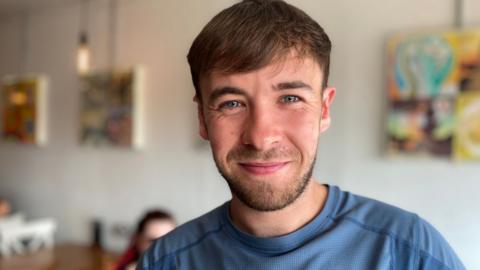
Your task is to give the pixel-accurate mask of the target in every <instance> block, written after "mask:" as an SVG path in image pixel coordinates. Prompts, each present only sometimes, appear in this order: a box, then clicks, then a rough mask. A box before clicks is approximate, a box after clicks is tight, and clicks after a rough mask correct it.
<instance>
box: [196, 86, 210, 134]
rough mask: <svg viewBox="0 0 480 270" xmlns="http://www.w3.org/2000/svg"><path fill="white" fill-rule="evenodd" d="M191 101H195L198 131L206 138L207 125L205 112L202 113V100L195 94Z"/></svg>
mask: <svg viewBox="0 0 480 270" xmlns="http://www.w3.org/2000/svg"><path fill="white" fill-rule="evenodd" d="M193 101H194V102H196V103H197V117H198V133H199V134H200V137H202V139H204V140H208V132H207V126H206V124H205V114H204V113H203V104H202V101H201V100H200V99H199V98H198V97H197V96H196V95H195V96H194V97H193Z"/></svg>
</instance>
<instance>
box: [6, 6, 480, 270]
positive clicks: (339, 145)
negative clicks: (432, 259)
mask: <svg viewBox="0 0 480 270" xmlns="http://www.w3.org/2000/svg"><path fill="white" fill-rule="evenodd" d="M93 2H94V4H93V5H92V12H91V22H90V26H91V27H90V29H91V33H90V35H91V42H92V46H93V54H94V56H95V58H94V60H93V61H94V66H95V67H96V68H104V67H106V66H107V56H106V55H107V52H108V46H107V42H108V16H107V14H108V9H107V7H108V5H107V2H106V1H105V0H97V1H93ZM234 2H235V1H227V0H218V1H197V0H184V1H177V0H162V1H160V0H135V1H132V0H119V7H118V8H119V13H118V19H119V24H118V36H117V39H118V40H117V41H118V47H117V52H116V54H117V62H118V63H119V65H120V66H130V65H133V64H142V65H143V66H144V67H145V68H146V70H147V85H146V89H145V97H146V98H145V104H144V108H143V109H144V113H145V119H144V120H145V134H146V136H145V141H146V147H145V148H144V149H143V150H139V151H124V150H113V149H92V148H85V147H81V146H79V145H78V140H77V138H78V136H77V135H78V134H77V130H78V124H77V119H78V109H79V104H78V100H79V91H78V81H77V79H76V77H75V63H74V57H75V55H74V53H75V48H76V42H77V34H78V28H79V10H80V5H78V4H75V3H71V2H69V3H68V4H65V5H59V6H57V7H49V8H45V9H38V10H36V11H35V12H32V13H31V14H30V16H29V20H28V33H27V37H28V45H29V48H28V49H29V50H28V60H27V63H26V66H27V69H28V70H27V71H29V72H41V73H45V74H47V75H48V76H49V79H50V92H49V96H48V101H49V114H48V117H49V125H48V131H49V134H48V135H49V143H48V144H47V145H46V146H45V147H41V148H39V147H25V146H18V145H11V144H5V143H2V144H0V196H6V197H9V198H11V199H12V200H13V202H14V204H15V207H16V208H17V209H21V210H22V211H24V212H26V213H27V214H28V215H29V216H31V217H39V216H53V217H55V218H57V219H58V220H59V222H60V231H59V233H58V238H59V241H80V242H86V241H88V239H89V221H90V220H91V219H92V218H94V217H101V218H102V219H103V220H104V221H105V223H106V224H107V226H111V225H112V224H113V223H116V222H125V223H132V222H133V220H135V219H136V218H137V216H138V215H139V214H140V213H141V212H142V211H143V210H144V209H145V208H146V207H150V206H163V207H166V208H168V209H171V210H172V211H173V212H174V213H175V215H176V216H177V218H178V220H179V221H180V222H184V221H186V220H188V219H191V218H193V217H195V216H198V215H200V214H202V213H204V212H206V211H208V210H209V209H211V208H213V207H215V206H216V205H218V204H220V203H222V202H223V201H225V200H227V199H228V197H229V193H228V188H227V187H226V185H225V184H224V183H223V180H222V179H221V177H220V176H218V173H217V172H216V169H215V166H214V164H213V162H212V161H211V157H210V152H209V150H208V147H205V146H202V145H201V143H199V139H197V138H196V134H197V131H196V123H195V111H194V105H193V103H192V101H191V98H192V95H193V87H192V85H191V82H190V75H189V72H188V65H187V63H186V58H185V55H186V53H187V51H188V48H189V45H190V43H191V42H192V40H193V39H194V37H195V35H196V34H197V33H198V32H199V31H200V30H201V28H202V27H203V25H204V24H205V23H206V22H207V21H208V20H209V19H210V18H211V17H212V16H213V15H214V14H216V13H217V12H218V11H220V10H221V9H222V8H224V7H227V6H228V5H230V4H232V3H234ZM291 3H293V4H295V5H297V6H299V7H301V8H303V9H305V10H306V11H307V12H308V13H309V14H310V15H311V16H313V17H314V18H315V19H316V20H317V21H319V23H320V24H321V25H323V26H324V28H325V29H326V30H327V32H328V33H329V35H330V37H331V39H332V40H333V44H334V49H333V56H332V61H333V62H332V72H331V73H332V75H331V84H333V85H335V86H337V88H338V96H337V99H336V101H335V104H334V109H333V126H332V129H331V130H330V131H328V132H327V134H325V136H324V137H322V138H321V143H320V152H319V155H318V161H317V163H318V164H317V170H316V172H315V175H316V177H317V178H319V179H321V181H322V182H327V183H330V184H336V185H340V186H341V187H343V188H344V189H347V190H351V191H354V192H356V193H360V194H363V195H367V196H370V197H374V198H377V199H381V200H383V201H386V202H389V203H392V204H395V205H398V206H401V207H403V208H405V209H407V210H410V211H414V212H417V213H419V214H420V215H421V216H423V217H425V218H426V219H427V220H429V221H430V222H431V223H432V224H434V225H435V226H436V227H437V228H438V229H439V230H440V231H441V232H443V234H444V236H445V237H446V238H447V240H448V241H449V242H450V243H451V245H452V246H453V247H454V249H455V250H456V251H457V253H458V254H459V255H460V257H461V258H462V259H463V261H464V262H465V264H466V265H467V268H469V269H480V260H478V257H477V256H478V254H480V234H479V233H478V231H477V230H476V228H477V227H479V226H480V215H478V213H480V197H479V196H477V194H476V190H478V189H479V188H480V182H478V179H479V178H480V177H479V176H480V164H475V163H469V164H454V163H451V162H449V161H445V160H403V161H398V160H388V159H386V158H384V157H383V156H382V141H383V132H382V128H383V117H384V116H383V112H384V108H385V101H384V99H385V91H384V73H383V67H384V65H383V64H384V63H383V61H384V58H383V55H384V43H385V40H386V38H387V37H388V35H389V34H392V33H395V32H397V31H403V30H411V29H415V28H432V27H433V28H438V27H447V26H449V25H450V24H451V23H452V22H453V1H438V0H421V1H401V0H395V1H383V0H363V1H353V0H336V1H328V0H295V1H291ZM466 4H467V5H466V8H467V12H466V15H467V16H466V21H467V24H469V25H475V23H477V25H478V24H479V23H480V3H479V2H478V1H473V0H470V1H467V3H466ZM20 29H21V18H20V17H19V16H12V17H8V18H0V36H1V37H2V38H1V42H0V76H3V75H5V74H11V73H17V72H18V66H19V65H18V61H19V59H21V56H20V53H21V51H20V49H19V48H20V46H19V42H20V40H21V36H20V35H21V31H20ZM107 240H108V245H109V246H110V247H112V248H121V246H120V245H121V244H124V242H119V241H118V240H116V239H115V238H113V237H111V235H109V236H108V239H107Z"/></svg>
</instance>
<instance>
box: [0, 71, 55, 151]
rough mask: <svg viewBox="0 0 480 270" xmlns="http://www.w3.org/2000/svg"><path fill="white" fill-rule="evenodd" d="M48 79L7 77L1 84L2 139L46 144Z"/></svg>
mask: <svg viewBox="0 0 480 270" xmlns="http://www.w3.org/2000/svg"><path fill="white" fill-rule="evenodd" d="M46 91H47V79H46V77H45V76H41V75H26V76H7V77H5V78H4V79H3V81H2V86H1V95H0V110H1V112H2V124H1V127H2V135H1V136H2V139H3V140H4V141H9V142H16V143H19V144H29V145H43V144H45V143H46V141H47V136H46V108H47V106H46Z"/></svg>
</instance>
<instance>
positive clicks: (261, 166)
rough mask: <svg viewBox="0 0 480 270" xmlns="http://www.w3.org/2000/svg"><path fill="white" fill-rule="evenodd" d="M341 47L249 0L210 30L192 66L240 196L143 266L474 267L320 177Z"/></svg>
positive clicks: (411, 225) (274, 7)
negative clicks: (336, 51)
mask: <svg viewBox="0 0 480 270" xmlns="http://www.w3.org/2000/svg"><path fill="white" fill-rule="evenodd" d="M330 48H331V44H330V41H329V38H328V36H327V35H326V33H325V32H324V31H323V29H322V28H321V27H320V26H319V25H318V24H317V23H316V22H315V21H313V20H312V19H311V18H310V17H309V16H308V15H306V14H305V13H304V12H303V11H301V10H299V9H297V8H295V7H293V6H291V5H289V4H287V3H285V2H283V1H267V0H263V1H262V0H250V1H243V2H241V3H238V4H235V5H233V6H232V7H230V8H227V9H225V10H223V11H222V12H220V13H219V14H218V15H216V16H215V17H214V18H213V19H212V20H211V21H210V22H209V23H208V24H207V25H206V26H205V28H204V29H203V30H202V32H201V33H200V34H199V35H198V36H197V38H196V39H195V41H194V42H193V45H192V47H191V49H190V52H189V54H188V61H189V64H190V67H191V73H192V78H193V84H194V86H195V89H196V96H195V101H196V102H197V104H198V119H199V123H200V135H201V136H202V137H203V138H204V139H206V140H209V141H210V145H211V148H212V152H213V157H214V160H215V163H216V165H217V167H218V170H219V171H220V173H221V174H222V176H223V177H224V178H225V179H226V181H227V184H228V185H229V187H230V190H231V192H232V199H231V201H229V202H227V203H225V204H224V205H222V206H220V207H218V208H217V209H215V210H213V211H211V212H209V213H207V214H206V215H204V216H202V217H200V218H197V219H195V220H193V221H191V222H189V223H187V224H185V225H183V226H180V227H179V228H177V229H176V230H174V231H173V232H171V233H170V234H168V235H166V236H164V237H163V238H161V239H159V240H157V241H156V242H155V243H154V244H153V246H152V247H151V248H150V249H149V251H147V253H146V254H145V255H144V257H143V260H142V262H141V264H140V265H139V269H402V270H403V269H464V267H463V266H462V264H461V262H460V260H459V259H458V258H457V256H456V255H455V253H454V252H453V251H452V249H451V248H450V247H449V246H448V244H447V243H446V241H445V240H443V238H442V237H441V236H440V234H439V233H438V232H437V231H435V229H433V228H432V227H431V226H430V225H429V224H428V223H426V222H425V221H423V220H422V219H420V218H419V217H418V216H416V215H414V214H411V213H408V212H406V211H403V210H400V209H398V208H395V207H393V206H389V205H386V204H383V203H380V202H377V201H374V200H371V199H366V198H363V197H360V196H356V195H352V194H350V193H347V192H344V191H341V190H340V189H339V188H338V187H333V186H327V185H320V184H319V183H317V182H316V181H315V180H313V179H312V170H313V165H314V163H315V156H316V152H317V145H318V139H319V136H320V134H321V133H322V132H324V131H325V130H327V129H328V127H329V126H330V121H331V120H330V111H329V110H330V105H331V104H332V101H333V98H334V96H335V88H333V87H330V86H328V84H327V81H328V71H329V58H330Z"/></svg>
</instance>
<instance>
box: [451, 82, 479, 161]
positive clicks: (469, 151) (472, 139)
mask: <svg viewBox="0 0 480 270" xmlns="http://www.w3.org/2000/svg"><path fill="white" fill-rule="evenodd" d="M457 118H458V120H457V122H458V125H457V128H456V134H455V141H454V153H455V158H456V159H458V160H474V159H476V160H480V91H471V92H466V93H462V94H461V95H460V96H459V97H458V99H457Z"/></svg>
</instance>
